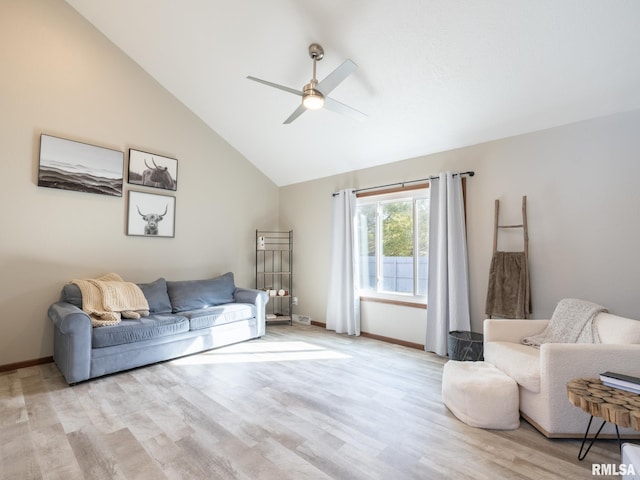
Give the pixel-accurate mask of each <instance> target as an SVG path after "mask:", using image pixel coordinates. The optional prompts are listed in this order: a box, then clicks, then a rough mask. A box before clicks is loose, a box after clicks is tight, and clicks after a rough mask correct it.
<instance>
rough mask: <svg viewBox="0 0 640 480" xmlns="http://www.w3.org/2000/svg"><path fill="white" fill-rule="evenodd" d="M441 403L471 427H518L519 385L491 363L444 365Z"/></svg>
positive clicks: (453, 363)
mask: <svg viewBox="0 0 640 480" xmlns="http://www.w3.org/2000/svg"><path fill="white" fill-rule="evenodd" d="M442 400H443V401H444V404H445V405H446V406H447V408H448V409H449V410H451V412H452V413H453V414H454V415H455V416H456V417H458V418H459V419H460V420H462V421H463V422H464V423H466V424H467V425H471V426H472V427H480V428H490V429H494V430H514V429H516V428H518V427H519V426H520V412H519V396H518V384H517V383H516V381H515V380H514V379H512V378H511V377H509V376H508V375H506V374H505V373H503V372H502V371H501V370H499V369H498V368H496V367H494V366H493V365H491V364H490V363H487V362H459V361H455V360H449V361H448V362H447V363H445V365H444V368H443V370H442Z"/></svg>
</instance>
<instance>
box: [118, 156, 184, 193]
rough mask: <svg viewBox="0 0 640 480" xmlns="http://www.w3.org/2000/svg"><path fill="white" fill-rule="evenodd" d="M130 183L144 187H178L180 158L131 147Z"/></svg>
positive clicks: (170, 188) (167, 188)
mask: <svg viewBox="0 0 640 480" xmlns="http://www.w3.org/2000/svg"><path fill="white" fill-rule="evenodd" d="M127 181H128V182H129V183H132V184H134V185H142V186H144V187H154V188H162V189H164V190H173V191H175V190H177V189H178V160H176V159H175V158H169V157H163V156H162V155H156V154H154V153H149V152H143V151H141V150H134V149H133V148H130V149H129V177H128V179H127Z"/></svg>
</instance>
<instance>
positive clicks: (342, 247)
mask: <svg viewBox="0 0 640 480" xmlns="http://www.w3.org/2000/svg"><path fill="white" fill-rule="evenodd" d="M332 201H333V205H332V211H331V257H330V262H331V263H330V265H329V289H328V298H327V319H326V322H327V330H335V331H336V333H348V334H349V335H360V298H359V296H358V294H357V288H358V284H357V278H356V276H357V272H358V268H357V263H356V262H357V257H356V249H355V245H356V231H355V215H356V195H355V193H354V192H353V191H352V190H341V191H340V192H339V193H338V194H337V195H335V196H334V197H333V199H332Z"/></svg>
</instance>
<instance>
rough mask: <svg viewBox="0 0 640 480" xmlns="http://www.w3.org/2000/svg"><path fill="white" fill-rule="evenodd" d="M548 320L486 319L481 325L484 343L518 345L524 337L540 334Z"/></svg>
mask: <svg viewBox="0 0 640 480" xmlns="http://www.w3.org/2000/svg"><path fill="white" fill-rule="evenodd" d="M548 323H549V320H518V319H516V320H504V319H493V318H488V319H486V320H485V321H484V323H483V331H484V342H485V343H486V342H512V343H520V342H521V341H522V339H523V338H524V337H528V336H530V335H536V334H538V333H542V332H543V331H544V329H545V328H546V326H547V324H548Z"/></svg>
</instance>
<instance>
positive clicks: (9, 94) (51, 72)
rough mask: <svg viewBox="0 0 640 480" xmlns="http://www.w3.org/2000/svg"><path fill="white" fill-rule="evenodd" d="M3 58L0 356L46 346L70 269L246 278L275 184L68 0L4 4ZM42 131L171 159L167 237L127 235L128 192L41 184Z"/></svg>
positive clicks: (14, 356) (33, 352)
mask: <svg viewBox="0 0 640 480" xmlns="http://www.w3.org/2000/svg"><path fill="white" fill-rule="evenodd" d="M0 65H2V73H1V74H0V157H1V165H2V189H0V209H1V211H2V214H1V218H2V223H1V225H2V233H1V235H0V329H1V331H2V333H1V334H0V365H7V364H10V363H15V362H21V361H26V360H32V359H36V358H43V357H46V356H49V355H51V353H52V328H51V325H50V322H49V320H48V318H47V308H48V306H49V304H50V303H52V302H53V301H55V300H56V299H57V298H58V296H59V292H60V289H61V287H62V285H63V284H64V283H65V282H66V281H68V280H70V279H71V278H78V277H86V276H94V275H98V274H102V273H106V272H108V271H115V272H118V273H120V274H121V275H122V276H123V277H124V278H125V279H128V280H132V281H151V280H154V279H156V278H158V277H159V276H164V277H166V278H168V279H189V278H205V277H208V276H212V275H216V274H220V273H224V272H226V271H230V270H231V271H233V272H234V273H235V275H236V283H237V284H239V285H246V286H253V285H254V282H255V280H254V266H253V265H254V259H255V256H254V253H253V252H254V247H253V245H254V239H255V229H256V228H273V227H275V226H277V223H278V219H277V216H278V212H277V208H273V205H277V204H278V195H279V194H278V189H277V187H276V186H275V185H274V184H273V183H272V182H271V181H269V180H268V179H267V178H266V177H265V176H264V175H262V174H261V173H260V172H259V171H257V170H256V169H255V168H254V167H253V166H252V165H251V164H250V163H249V162H248V161H247V160H246V159H245V158H244V157H242V156H241V155H240V154H239V153H238V152H237V151H235V150H234V149H233V148H231V147H230V146H229V145H228V144H227V143H226V142H225V141H224V140H223V139H221V138H220V137H219V136H218V135H217V134H216V133H215V132H213V131H212V130H211V129H209V128H208V127H207V126H206V125H204V123H203V122H202V121H200V120H199V119H198V118H197V117H196V116H195V115H193V114H192V113H191V112H190V111H188V110H187V109H186V108H185V107H184V106H183V105H182V104H181V103H179V102H178V101H177V100H176V99H175V98H174V97H172V96H171V95H169V94H168V93H167V92H166V91H165V90H164V89H163V88H162V87H161V86H160V85H158V84H157V83H156V82H155V81H154V80H153V79H152V78H151V77H149V76H148V75H147V74H146V73H145V72H144V71H142V70H141V69H140V68H139V67H138V66H137V65H136V64H135V63H133V62H132V61H131V60H130V59H129V58H128V57H127V56H125V55H124V54H123V53H122V52H121V51H120V50H118V49H117V48H116V47H115V46H114V45H113V44H111V43H110V42H109V41H108V40H107V39H106V38H105V37H103V36H102V35H101V34H100V33H99V32H98V31H97V30H95V29H94V28H93V27H92V26H91V25H90V24H89V23H87V22H86V21H85V20H84V19H82V17H80V16H79V15H78V14H77V13H76V12H75V11H74V10H73V9H72V8H71V7H69V6H68V5H67V4H66V3H65V2H63V1H61V0H28V1H24V0H2V1H1V2H0ZM185 75H188V72H185ZM211 101H212V102H215V96H213V95H212V97H211ZM43 132H44V133H48V134H51V135H56V136H60V137H64V138H70V139H73V140H78V141H83V142H87V143H92V144H97V145H100V146H104V147H109V148H114V149H117V150H122V151H125V152H128V149H129V148H130V147H134V148H139V149H142V150H145V151H151V152H155V153H158V154H161V155H166V156H169V157H173V158H176V159H178V190H177V192H175V196H176V210H177V212H176V236H175V238H173V239H169V238H144V237H129V236H127V235H125V221H126V192H125V196H123V197H122V198H117V197H108V196H104V195H94V194H86V193H77V192H69V191H63V190H56V189H50V188H42V187H38V186H37V171H38V153H39V138H40V134H41V133H43ZM125 159H126V155H125ZM125 180H126V175H125ZM127 188H128V185H126V183H125V190H126V189H127ZM136 190H144V191H148V192H152V193H161V192H162V191H160V190H157V189H144V188H136Z"/></svg>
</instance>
